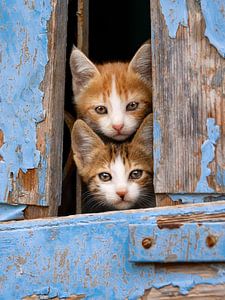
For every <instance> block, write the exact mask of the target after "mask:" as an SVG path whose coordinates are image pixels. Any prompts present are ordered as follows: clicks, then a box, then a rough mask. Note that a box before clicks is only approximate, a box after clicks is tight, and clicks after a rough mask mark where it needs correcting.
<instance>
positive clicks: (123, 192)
mask: <svg viewBox="0 0 225 300" xmlns="http://www.w3.org/2000/svg"><path fill="white" fill-rule="evenodd" d="M116 193H117V195H118V196H120V198H121V199H123V198H124V197H125V195H126V194H127V190H120V191H117V192H116Z"/></svg>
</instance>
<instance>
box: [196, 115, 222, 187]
mask: <svg viewBox="0 0 225 300" xmlns="http://www.w3.org/2000/svg"><path fill="white" fill-rule="evenodd" d="M207 133H208V139H207V140H206V141H205V142H204V143H203V144H202V146H201V151H202V159H201V177H200V179H199V182H198V184H197V187H196V189H195V192H198V193H213V192H214V189H212V188H210V187H209V185H208V181H207V177H208V176H209V175H210V174H211V170H210V168H209V167H208V164H209V163H210V162H212V161H213V160H214V158H215V145H216V142H217V140H218V139H219V137H220V127H219V126H218V125H215V119H213V118H208V119H207Z"/></svg>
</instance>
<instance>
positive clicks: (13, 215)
mask: <svg viewBox="0 0 225 300" xmlns="http://www.w3.org/2000/svg"><path fill="white" fill-rule="evenodd" d="M25 208H26V205H8V204H0V221H1V222H3V221H10V220H22V219H24V214H23V211H24V209H25Z"/></svg>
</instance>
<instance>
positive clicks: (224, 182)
mask: <svg viewBox="0 0 225 300" xmlns="http://www.w3.org/2000/svg"><path fill="white" fill-rule="evenodd" d="M216 182H217V183H218V184H219V185H220V186H222V187H225V169H223V168H221V167H220V166H219V165H217V173H216Z"/></svg>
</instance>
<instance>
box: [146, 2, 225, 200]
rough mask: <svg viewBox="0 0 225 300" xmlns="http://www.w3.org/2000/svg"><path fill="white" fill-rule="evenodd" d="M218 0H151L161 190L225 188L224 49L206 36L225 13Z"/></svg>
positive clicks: (158, 190) (157, 188) (157, 166)
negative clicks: (215, 45)
mask: <svg viewBox="0 0 225 300" xmlns="http://www.w3.org/2000/svg"><path fill="white" fill-rule="evenodd" d="M200 2H202V6H204V7H202V8H204V10H203V12H204V17H205V19H204V17H203V14H202V11H201V7H200V5H199V3H200ZM212 2H213V1H209V3H208V4H207V2H206V1H194V0H188V1H184V0H183V1H173V2H171V1H160V0H157V1H152V2H151V22H152V64H153V106H154V107H153V109H154V165H155V192H156V193H176V194H177V193H201V194H208V193H224V192H225V180H224V178H225V164H224V162H225V148H224V147H225V146H224V145H225V76H224V73H225V61H224V58H223V57H222V55H223V56H224V53H222V52H223V50H221V49H222V48H220V49H219V48H218V47H217V48H218V50H219V52H218V51H217V49H216V48H215V47H214V46H213V45H211V44H210V43H209V40H208V38H206V37H205V36H204V33H205V28H207V26H208V25H210V26H211V30H215V31H218V30H217V29H215V28H216V27H215V26H212V25H213V22H214V21H215V20H216V18H217V16H220V17H221V18H222V19H223V20H224V14H223V13H222V1H217V2H220V3H221V6H218V7H217V6H216V5H217V4H215V5H214V10H213V9H212V7H211V6H213V3H212ZM214 2H216V1H214ZM207 5H210V7H208V19H210V21H211V22H212V24H208V23H209V21H208V19H207V16H206V15H205V11H207ZM205 6H206V7H205ZM209 15H210V16H209ZM207 22H208V23H207ZM222 24H223V23H222V22H221V23H219V25H218V24H217V26H218V28H219V29H220V35H219V34H218V35H219V37H221V36H222V38H224V34H223V33H222V30H221V28H222ZM224 24H225V23H224ZM181 25H183V26H181ZM210 26H208V28H209V27H210ZM212 28H213V29H212ZM209 31H210V30H209V29H208V32H209ZM218 32H219V31H218ZM207 36H209V34H208V35H207ZM214 44H215V43H214ZM221 45H222V43H221ZM221 54H222V55H221ZM176 200H178V199H176Z"/></svg>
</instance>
